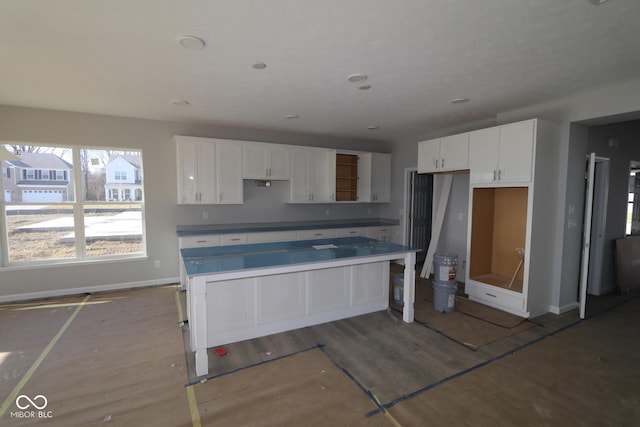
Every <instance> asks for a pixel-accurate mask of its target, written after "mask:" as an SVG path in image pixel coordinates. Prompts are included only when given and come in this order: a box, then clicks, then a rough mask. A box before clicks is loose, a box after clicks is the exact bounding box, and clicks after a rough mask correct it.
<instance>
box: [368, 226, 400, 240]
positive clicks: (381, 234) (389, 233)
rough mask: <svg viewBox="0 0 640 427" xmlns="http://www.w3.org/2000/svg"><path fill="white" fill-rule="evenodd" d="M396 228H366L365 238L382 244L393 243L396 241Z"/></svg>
mask: <svg viewBox="0 0 640 427" xmlns="http://www.w3.org/2000/svg"><path fill="white" fill-rule="evenodd" d="M397 232H398V227H397V226H389V227H369V228H367V237H371V238H372V239H376V240H382V241H383V242H393V241H395V240H396V233H397Z"/></svg>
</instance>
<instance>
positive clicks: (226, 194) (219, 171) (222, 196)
mask: <svg viewBox="0 0 640 427" xmlns="http://www.w3.org/2000/svg"><path fill="white" fill-rule="evenodd" d="M216 154H217V156H216V187H217V194H218V199H217V203H220V204H242V203H243V191H242V147H241V145H240V144H239V143H237V142H216Z"/></svg>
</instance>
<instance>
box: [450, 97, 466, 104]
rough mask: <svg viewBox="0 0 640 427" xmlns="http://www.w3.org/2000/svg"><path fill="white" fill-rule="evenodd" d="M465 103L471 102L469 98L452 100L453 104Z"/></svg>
mask: <svg viewBox="0 0 640 427" xmlns="http://www.w3.org/2000/svg"><path fill="white" fill-rule="evenodd" d="M463 102H469V98H455V99H452V100H451V103H452V104H462V103H463Z"/></svg>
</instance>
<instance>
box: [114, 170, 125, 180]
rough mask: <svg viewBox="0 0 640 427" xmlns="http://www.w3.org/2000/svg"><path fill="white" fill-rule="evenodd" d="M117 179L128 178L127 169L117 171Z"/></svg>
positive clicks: (115, 173)
mask: <svg viewBox="0 0 640 427" xmlns="http://www.w3.org/2000/svg"><path fill="white" fill-rule="evenodd" d="M114 175H115V180H116V181H126V180H127V171H115V172H114Z"/></svg>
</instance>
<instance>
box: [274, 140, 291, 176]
mask: <svg viewBox="0 0 640 427" xmlns="http://www.w3.org/2000/svg"><path fill="white" fill-rule="evenodd" d="M269 179H280V180H287V179H289V147H284V146H283V147H280V146H278V145H271V146H270V149H269Z"/></svg>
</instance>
